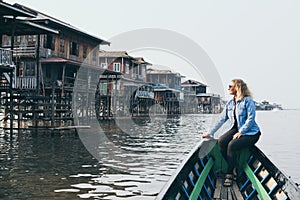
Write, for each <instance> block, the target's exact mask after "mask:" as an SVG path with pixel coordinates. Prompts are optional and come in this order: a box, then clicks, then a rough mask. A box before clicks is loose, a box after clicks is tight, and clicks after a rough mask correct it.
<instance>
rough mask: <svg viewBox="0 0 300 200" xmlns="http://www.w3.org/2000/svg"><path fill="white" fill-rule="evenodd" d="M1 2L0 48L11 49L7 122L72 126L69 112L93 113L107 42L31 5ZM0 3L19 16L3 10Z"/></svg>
mask: <svg viewBox="0 0 300 200" xmlns="http://www.w3.org/2000/svg"><path fill="white" fill-rule="evenodd" d="M0 3H1V10H0V11H1V12H0V13H1V22H0V23H1V28H0V36H1V48H2V49H3V51H4V50H5V51H7V50H11V53H13V54H12V56H11V59H12V62H13V66H14V67H13V68H14V69H13V73H12V74H13V78H12V79H11V83H12V84H11V90H12V91H13V92H12V93H13V94H12V95H8V96H11V97H12V99H13V100H10V101H9V100H8V101H7V102H10V103H6V105H9V104H13V105H11V106H10V107H7V109H8V110H9V112H11V113H12V115H11V117H10V119H11V120H10V121H13V120H17V121H18V122H20V121H21V122H28V123H25V124H23V127H35V128H37V127H43V128H52V129H55V128H58V127H61V126H72V125H74V113H75V115H76V117H77V118H87V119H88V117H94V116H95V109H94V105H91V104H93V102H95V101H94V98H95V91H96V87H97V84H98V80H99V76H100V75H101V74H103V72H104V71H105V73H106V74H109V73H110V71H109V70H101V69H100V67H99V57H98V53H99V49H100V45H109V42H107V41H105V40H103V39H101V38H98V37H95V36H92V35H90V34H88V33H86V32H84V31H81V30H79V29H78V28H76V27H74V26H72V25H70V24H67V23H65V22H63V21H60V20H58V19H55V18H53V17H50V16H48V15H46V14H43V13H41V12H38V11H36V10H33V9H31V8H28V7H25V6H22V5H19V4H14V5H9V4H6V3H2V2H0ZM2 4H3V5H5V6H6V7H10V8H11V10H13V11H14V12H15V11H16V10H17V11H19V12H20V13H21V14H19V13H18V14H15V13H9V14H7V13H4V14H2V10H4V6H2ZM5 9H6V8H5ZM25 13H26V14H25ZM7 16H8V17H7ZM18 16H19V17H18ZM2 49H1V50H2ZM2 71H3V70H2ZM5 73H6V72H5ZM2 82H3V81H2ZM1 98H2V96H1ZM6 98H7V97H6ZM11 127H12V126H11ZM18 127H19V128H20V125H19V123H18Z"/></svg>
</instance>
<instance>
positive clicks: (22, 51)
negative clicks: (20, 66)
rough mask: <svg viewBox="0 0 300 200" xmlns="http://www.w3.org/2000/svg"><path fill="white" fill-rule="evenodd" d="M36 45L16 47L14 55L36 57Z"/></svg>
mask: <svg viewBox="0 0 300 200" xmlns="http://www.w3.org/2000/svg"><path fill="white" fill-rule="evenodd" d="M35 54H36V47H35V46H25V47H15V48H14V56H18V57H35Z"/></svg>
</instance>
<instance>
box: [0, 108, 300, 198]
mask: <svg viewBox="0 0 300 200" xmlns="http://www.w3.org/2000/svg"><path fill="white" fill-rule="evenodd" d="M213 119H214V116H213V115H185V116H181V117H180V118H179V119H173V120H168V121H167V122H166V123H163V125H162V124H161V123H156V122H152V123H151V122H148V123H146V124H144V126H143V127H140V128H142V130H143V131H142V132H139V133H138V134H124V133H122V132H121V131H119V130H118V129H114V128H113V127H111V126H110V127H109V129H110V130H112V131H111V132H109V133H107V134H106V137H107V139H108V141H105V140H103V141H105V143H101V145H99V144H98V146H97V147H96V148H95V151H98V152H99V154H98V157H97V155H96V157H97V158H98V159H95V158H94V157H93V156H92V155H91V154H90V153H89V152H88V150H87V149H86V148H85V146H84V145H83V143H82V141H81V140H80V138H79V137H78V136H76V135H74V134H68V133H64V134H60V135H52V136H51V135H49V134H46V133H42V132H40V133H38V134H36V135H33V134H31V133H20V134H19V135H18V134H16V135H15V136H14V137H13V138H10V137H9V136H8V134H4V133H3V131H2V132H0V199H46V200H47V199H129V200H132V199H139V200H143V199H155V196H156V195H157V193H158V192H159V191H160V189H161V188H162V187H163V185H164V184H165V183H166V181H167V180H168V178H169V177H170V176H171V175H172V173H173V172H174V170H175V169H176V168H177V166H178V165H179V164H180V162H181V161H182V160H183V159H184V156H185V155H186V154H187V153H188V152H189V150H190V149H192V147H193V145H194V144H195V143H196V142H197V141H199V140H200V135H199V131H205V130H208V128H209V127H210V125H211V123H212V122H211V121H212V120H213ZM299 120H300V111H299V110H284V111H276V112H263V111H259V112H257V121H258V123H259V125H260V127H261V129H262V133H263V135H262V137H261V139H260V141H259V142H258V144H257V145H258V146H259V147H260V148H261V149H262V150H263V151H264V152H265V154H266V155H267V156H268V157H269V158H270V159H271V160H272V161H273V162H274V163H275V164H276V165H277V166H278V167H279V168H280V169H281V170H282V171H283V172H284V173H286V174H287V175H289V176H292V178H293V180H294V181H295V182H298V183H299V182H300V172H299V171H298V170H297V167H298V166H300V158H299V157H298V156H297V155H298V154H299V152H300V150H299V148H298V145H299V144H300V143H299V142H300V137H299V136H298V134H299V133H297V131H298V129H297V125H298V124H299ZM133 128H134V127H133ZM133 130H134V129H132V130H131V131H132V133H133ZM108 143H111V144H113V145H107V144H108ZM89 150H91V149H89ZM92 151H93V150H91V152H92Z"/></svg>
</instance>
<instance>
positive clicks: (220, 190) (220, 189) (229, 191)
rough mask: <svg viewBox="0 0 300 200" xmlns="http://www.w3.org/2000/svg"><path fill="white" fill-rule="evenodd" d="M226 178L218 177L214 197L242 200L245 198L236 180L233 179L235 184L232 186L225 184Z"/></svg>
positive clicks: (221, 199) (223, 199) (220, 199)
mask: <svg viewBox="0 0 300 200" xmlns="http://www.w3.org/2000/svg"><path fill="white" fill-rule="evenodd" d="M223 183H224V179H221V178H219V179H217V182H216V189H215V192H214V196H213V199H217V200H225V199H226V200H242V199H244V198H243V196H242V194H241V192H240V190H239V188H238V186H237V184H236V181H233V185H232V186H231V187H225V186H223Z"/></svg>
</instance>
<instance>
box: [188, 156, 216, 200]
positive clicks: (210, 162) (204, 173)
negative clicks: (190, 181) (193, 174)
mask: <svg viewBox="0 0 300 200" xmlns="http://www.w3.org/2000/svg"><path fill="white" fill-rule="evenodd" d="M213 165H214V160H213V159H212V158H210V159H209V160H208V162H207V163H206V165H205V167H204V169H203V170H202V172H201V174H200V177H199V178H198V180H197V182H196V184H195V187H194V189H193V191H192V193H191V195H190V198H189V200H197V199H198V197H199V195H200V192H201V190H202V187H203V185H204V182H205V180H206V178H207V175H208V173H209V172H210V170H211V168H212V166H213Z"/></svg>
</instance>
